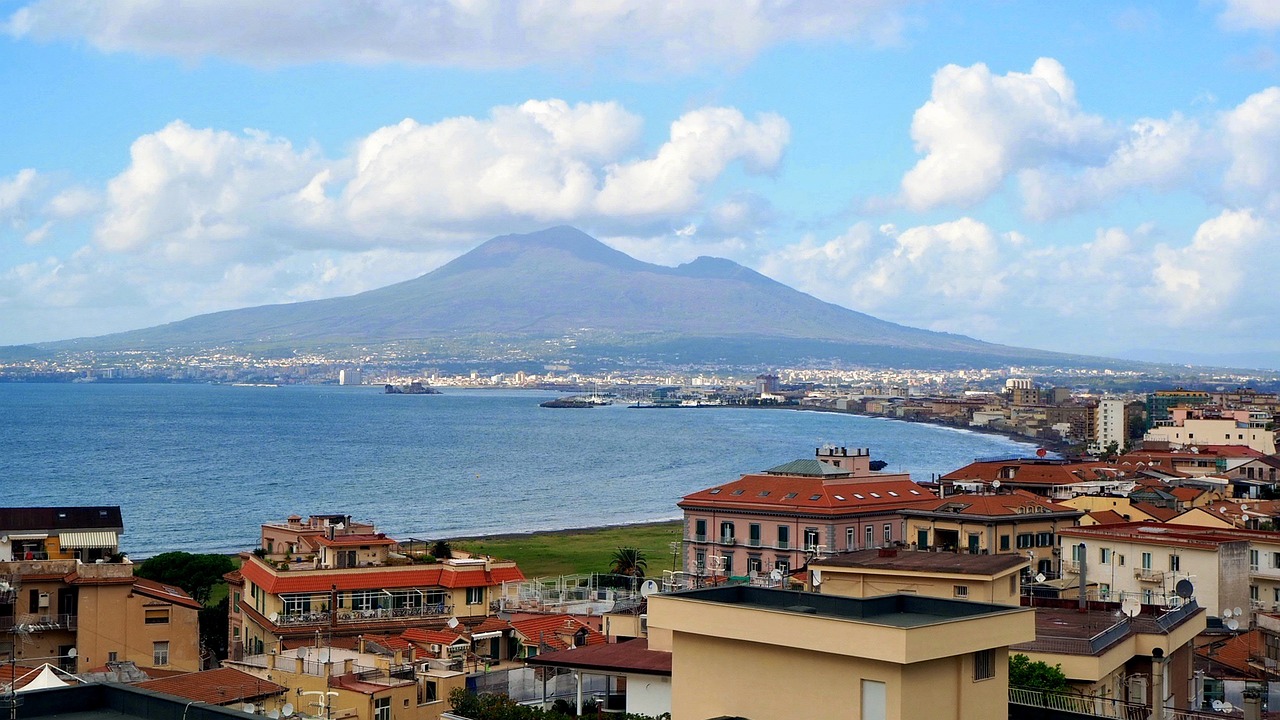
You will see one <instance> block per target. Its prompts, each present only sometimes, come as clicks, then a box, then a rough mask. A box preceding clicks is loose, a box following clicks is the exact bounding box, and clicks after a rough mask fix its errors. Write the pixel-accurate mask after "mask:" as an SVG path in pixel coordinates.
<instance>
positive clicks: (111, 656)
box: [107, 628, 240, 663]
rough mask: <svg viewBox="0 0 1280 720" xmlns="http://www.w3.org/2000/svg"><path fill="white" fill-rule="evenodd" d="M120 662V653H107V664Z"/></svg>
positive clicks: (113, 651)
mask: <svg viewBox="0 0 1280 720" xmlns="http://www.w3.org/2000/svg"><path fill="white" fill-rule="evenodd" d="M236 629H237V630H239V629H240V628H236ZM119 660H120V653H118V652H116V651H115V650H112V651H111V652H109V653H107V662H109V663H113V662H119Z"/></svg>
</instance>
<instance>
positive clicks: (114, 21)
mask: <svg viewBox="0 0 1280 720" xmlns="http://www.w3.org/2000/svg"><path fill="white" fill-rule="evenodd" d="M1277 33H1280V4H1275V3H1272V2H1269V0H1203V1H1202V2H1199V3H1193V2H1188V3H1131V4H1125V3H1115V2H1098V3H1036V2H894V1H892V0H864V1H862V2H851V1H849V0H842V1H837V2H823V1H821V0H815V1H813V2H806V3H793V2H782V1H781V0H775V1H770V0H757V1H756V2H742V3H737V2H734V3H728V2H710V1H707V0H700V1H696V2H694V1H691V2H686V3H674V2H673V3H650V2H645V1H643V0H617V1H616V2H608V3H604V2H580V3H570V2H565V3H540V2H521V1H520V0H509V1H507V2H498V1H497V0H493V1H491V2H466V3H463V2H460V1H456V2H446V1H443V0H423V2H418V3H409V2H395V1H392V0H365V1H364V2H350V1H339V0H321V1H317V2H313V3H306V4H301V3H283V2H279V3H278V2H269V1H265V0H255V1H249V0H240V1H231V0H220V1H218V2H214V1H213V0H209V1H208V2H205V1H204V0H192V1H191V2H187V3H183V4H182V5H181V6H180V7H178V6H176V5H175V4H174V3H165V2H158V1H153V0H119V1H117V2H112V3H98V2H91V1H89V0H38V1H36V2H25V1H24V2H14V1H13V0H0V68H4V69H3V71H0V137H3V138H4V139H5V142H0V248H3V252H2V253H0V318H3V319H0V343H23V342H36V341H41V340H53V339H60V338H67V337H76V336H83V335H97V334H103V333H107V332H114V331H119V330H125V329H130V328H135V327H144V326H148V325H154V324H158V323H161V322H168V321H171V320H176V319H180V318H183V317H187V316H190V315H194V314H198V313H202V312H210V311H214V310H222V309H227V308H234V307H243V306H248V305H257V304H262V303H269V302H290V301H297V300H305V299H312V298H319V297H329V296H334V295H343V294H349V293H353V292H358V291H361V290H365V289H370V288H373V287H379V286H382V285H386V284H389V283H391V282H395V281H399V280H403V279H406V278H409V277H414V276H416V275H419V274H422V273H424V272H427V271H429V270H431V269H433V268H435V267H438V266H439V265H440V264H442V263H443V262H446V261H448V260H449V259H451V258H452V257H455V256H457V255H458V254H461V253H462V252H465V251H466V250H467V249H469V248H471V247H473V246H475V245H476V244H478V243H479V242H482V241H483V240H485V239H487V238H489V237H492V236H494V235H497V234H502V233H507V232H521V231H529V230H535V229H539V228H542V227H546V226H549V225H556V224H566V223H567V224H573V225H577V226H579V227H581V228H583V229H584V230H586V231H588V232H591V233H592V234H594V235H596V236H597V237H599V238H600V239H602V240H603V241H605V242H607V243H609V244H610V245H613V246H614V247H617V248H619V249H621V250H624V251H626V252H629V253H632V254H634V255H636V256H638V257H640V258H642V259H645V260H649V261H652V262H658V263H663V264H677V263H680V262H686V261H689V260H691V259H693V258H694V257H697V256H698V255H718V256H724V257H729V258H732V259H734V260H737V261H738V262H741V263H743V264H746V265H748V266H751V267H753V268H756V269H758V270H760V271H762V272H764V273H766V274H768V275H770V276H772V277H774V278H776V279H778V280H780V281H783V282H786V283H788V284H791V285H793V286H795V287H797V288H799V289H802V290H804V291H806V292H810V293H812V294H814V295H816V296H818V297H820V298H822V299H824V300H828V301H831V302H835V303H838V304H841V305H845V306H847V307H851V308H854V309H857V310H861V311H864V312H868V313H871V314H873V315H876V316H879V317H882V318H885V319H888V320H893V321H897V322H902V323H905V324H909V325H915V326H919V327H926V328H930V329H936V330H945V331H949V332H957V333H963V334H967V335H972V336H975V337H979V338H982V339H985V340H991V341H995V342H1002V343H1009V344H1017V345H1027V346H1034V347H1041V348H1048V349H1054V350H1064V351H1071V352H1088V353H1096V354H1112V355H1117V356H1124V357H1136V358H1159V359H1165V360H1179V359H1181V360H1185V361H1187V362H1194V361H1199V360H1205V359H1213V360H1234V361H1238V362H1242V363H1244V364H1249V365H1259V364H1262V365H1270V366H1272V367H1275V366H1280V332H1277V330H1280V328H1278V327H1277V325H1278V324H1280V321H1277V319H1276V316H1275V313H1274V311H1273V308H1272V305H1273V301H1272V299H1271V298H1272V297H1273V295H1274V292H1273V290H1272V289H1271V287H1272V285H1273V284H1274V278H1276V277H1280V251H1278V250H1277V249H1276V248H1275V240H1276V238H1277V228H1280V182H1278V181H1280V46H1278V43H1277V39H1278V35H1277Z"/></svg>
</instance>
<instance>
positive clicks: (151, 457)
mask: <svg viewBox="0 0 1280 720" xmlns="http://www.w3.org/2000/svg"><path fill="white" fill-rule="evenodd" d="M547 397H554V395H552V394H547V393H537V392H527V391H461V390H451V391H447V392H446V394H444V395H425V396H424V395H418V396H410V395H384V394H382V393H381V391H380V389H373V388H358V387H280V388H254V387H230V386H211V385H100V384H80V385H70V384H67V385H43V384H41V385H36V384H32V385H22V384H0V493H3V496H4V498H5V499H4V500H3V504H4V505H33V506H34V505H107V504H110V505H120V506H122V508H123V510H124V518H125V536H124V539H123V541H122V546H123V549H125V550H126V551H128V552H129V553H130V554H131V555H134V556H138V557H146V556H148V555H152V554H155V553H157V552H162V551H164V550H189V551H219V552H222V551H234V550H240V549H246V548H249V547H252V546H254V545H255V544H256V541H257V538H258V526H259V525H260V524H261V523H262V522H263V521H267V520H279V519H283V518H285V517H286V516H288V515H289V514H291V513H298V514H301V515H304V516H305V515H307V514H311V513H321V512H342V513H347V514H350V515H353V516H355V517H357V518H360V519H366V520H372V521H374V522H376V523H377V524H378V526H379V529H381V530H384V531H386V532H387V533H389V534H391V535H393V536H396V537H418V538H427V539H433V538H441V537H454V536H459V535H471V534H480V533H490V532H517V531H526V530H545V529H555V528H565V527H582V526H592V525H604V524H612V523H625V522H637V521H644V520H658V519H666V518H673V517H677V516H678V510H677V508H676V506H675V503H676V501H677V500H679V498H680V497H681V496H682V495H684V494H687V493H689V492H692V491H694V490H697V489H700V488H703V487H707V486H709V485H713V484H717V483H722V482H726V481H729V480H733V479H735V478H737V477H738V476H739V475H741V474H743V473H746V472H754V471H758V470H763V469H765V468H768V467H772V466H774V465H779V464H781V463H784V462H787V461H789V460H794V459H797V458H804V457H810V456H812V453H813V449H814V448H815V447H817V446H819V445H822V444H824V443H834V444H837V445H845V446H849V447H870V448H871V449H872V457H873V458H876V459H882V460H886V461H888V462H889V468H888V469H889V470H895V471H897V470H905V471H909V472H911V473H912V475H913V476H914V477H915V478H917V479H928V478H929V477H930V475H931V474H933V473H943V472H947V471H949V470H953V469H955V468H957V467H960V466H962V465H964V464H966V463H968V462H970V461H971V460H972V459H973V458H975V457H979V456H984V455H1001V454H1014V453H1020V454H1029V453H1030V452H1031V451H1032V450H1034V448H1033V447H1032V446H1029V445H1025V444H1021V443H1016V442H1013V441H1011V440H1006V439H1004V438H1000V437H994V436H989V435H979V434H975V433H968V432H964V431H959V430H949V429H945V428H937V427H933V426H928V425H918V424H911V423H902V422H894V421H889V420H880V419H873V418H863V417H856V416H851V415H835V414H827V413H813V412H794V411H779V410H749V409H733V408H722V409H720V408H711V409H708V408H699V409H688V410H632V409H628V408H626V407H624V406H621V405H615V406H609V407H601V408H594V409H590V410H564V409H561V410H551V409H546V408H540V407H538V403H539V402H540V401H542V400H543V399H545V398H547Z"/></svg>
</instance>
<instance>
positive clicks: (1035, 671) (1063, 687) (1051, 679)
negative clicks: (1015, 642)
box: [1009, 653, 1070, 692]
mask: <svg viewBox="0 0 1280 720" xmlns="http://www.w3.org/2000/svg"><path fill="white" fill-rule="evenodd" d="M1009 687H1017V688H1023V689H1024V690H1043V691H1045V692H1066V691H1067V690H1068V689H1069V687H1070V686H1069V685H1068V684H1067V676H1066V674H1064V673H1063V672H1062V666H1061V665H1053V666H1050V665H1049V664H1048V663H1044V662H1040V661H1039V660H1037V661H1035V662H1032V661H1031V658H1029V657H1027V656H1026V655H1023V654H1022V653H1018V654H1016V655H1010V656H1009Z"/></svg>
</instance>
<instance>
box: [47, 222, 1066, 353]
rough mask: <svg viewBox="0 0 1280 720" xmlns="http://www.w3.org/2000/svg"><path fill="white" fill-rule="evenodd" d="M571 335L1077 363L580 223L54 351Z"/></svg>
mask: <svg viewBox="0 0 1280 720" xmlns="http://www.w3.org/2000/svg"><path fill="white" fill-rule="evenodd" d="M566 336H573V337H574V338H575V339H576V340H577V342H578V344H579V349H580V350H583V351H584V352H585V351H586V348H590V347H595V348H606V347H609V348H628V349H629V350H632V351H636V352H641V351H643V349H644V348H667V349H666V350H660V352H681V353H687V352H695V351H694V350H692V348H695V347H705V348H706V350H698V351H696V352H695V354H703V353H704V352H706V351H708V350H709V351H710V352H713V353H715V352H716V348H717V347H720V348H723V347H741V348H747V347H749V346H751V345H753V344H760V343H774V344H775V345H774V347H775V349H777V348H780V347H785V348H794V350H787V353H789V354H791V353H799V356H801V357H805V356H807V357H840V356H841V355H842V354H844V353H848V352H852V353H853V355H855V356H862V357H864V356H866V354H867V352H869V351H870V350H871V349H875V352H874V353H873V354H876V355H879V354H883V352H886V351H890V350H893V351H921V352H923V353H925V354H926V355H933V356H939V357H941V356H946V357H950V358H952V359H953V360H954V361H955V362H961V363H965V364H969V363H970V362H977V361H978V360H979V358H981V361H982V362H990V361H992V360H997V359H1005V360H1008V361H1020V362H1031V361H1043V362H1065V361H1067V360H1068V359H1070V358H1069V356H1064V355H1060V354H1056V353H1047V352H1042V351H1035V350H1024V349H1019V348H1012V347H1006V346H1000V345H993V344H990V343H984V342H981V341H978V340H974V339H972V338H968V337H964V336H960V335H951V334H946V333H936V332H930V331H926V330H919V329H916V328H910V327H906V326H903V325H897V324H894V323H890V322H886V321H883V320H879V319H877V318H874V317H871V316H870V315H866V314H863V313H859V312H855V311H853V310H849V309H847V308H843V307H840V306H837V305H833V304H830V303H826V302H823V301H821V300H818V299H817V298H814V297H812V296H810V295H807V294H805V293H801V292H799V291H797V290H794V289H792V288H790V287H787V286H786V285H783V284H781V283H778V282H776V281H774V280H771V279H769V278H767V277H765V276H763V275H761V274H759V273H757V272H755V271H753V270H750V269H748V268H745V267H743V266H741V265H738V264H736V263H734V262H731V261H729V260H723V259H717V258H708V257H702V258H698V259H697V260H694V261H693V262H690V263H687V264H684V265H681V266H679V267H675V268H671V267H664V266H660V265H653V264H650V263H645V262H642V261H639V260H636V259H635V258H632V257H630V256H628V255H626V254H625V253H622V252H619V251H617V250H614V249H612V248H610V247H608V246H606V245H604V244H603V243H600V242H599V241H597V240H595V239H593V238H591V237H590V236H588V235H586V234H584V233H582V232H580V231H578V230H575V229H573V228H569V227H557V228H551V229H549V230H544V231H541V232H536V233H531V234H528V235H505V236H501V237H496V238H493V239H492V240H489V241H488V242H486V243H484V244H482V245H480V246H479V247H477V248H475V249H474V250H472V251H470V252H468V253H466V254H465V255H463V256H461V257H459V258H457V259H455V260H453V261H452V262H450V263H448V264H446V265H444V266H442V267H440V268H438V269H436V270H435V271H433V272H430V273H428V274H426V275H423V276H421V277H418V278H415V279H413V280H408V281H405V282H402V283H398V284H395V285H391V286H388V287H384V288H380V289H377V290H371V291H368V292H364V293H361V294H358V295H353V296H350V297H342V298H331V299H327V300H316V301H311V302H302V303H294V304H288V305H268V306H262V307H254V308H246V309H242V310H231V311H226V312H219V313H213V314H209V315H201V316H197V317H193V318H189V319H187V320H182V321H179V322H175V323H169V324H167V325H161V326H158V327H154V328H148V329H145V330H135V331H130V332H125V333H117V334H114V335H106V336H102V337H98V338H88V339H80V340H74V341H67V342H63V343H52V344H49V345H46V346H45V347H56V348H61V349H70V348H73V347H74V348H92V349H104V350H107V349H124V348H152V349H159V348H171V347H198V346H215V345H244V344H252V345H255V346H260V347H261V346H270V347H279V348H285V347H307V346H318V345H331V344H338V343H362V344H372V343H385V342H394V341H405V340H431V339H449V340H451V341H458V340H461V339H466V338H488V339H490V340H492V339H495V338H496V339H499V340H501V341H504V342H505V341H516V340H522V339H523V340H533V339H538V338H563V337H566ZM807 347H812V348H816V349H820V350H821V352H820V353H817V354H813V353H810V352H809V351H808V350H807V349H806V348H807ZM672 348H687V349H686V350H683V351H679V350H673V349H672ZM840 348H845V350H844V351H840V350H839V349H840ZM859 349H860V350H859ZM938 354H941V355H938ZM689 359H693V358H689ZM903 359H904V360H905V358H903ZM903 364H906V365H910V364H915V363H911V362H904V363H903ZM927 364H935V363H932V362H931V363H927Z"/></svg>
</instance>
